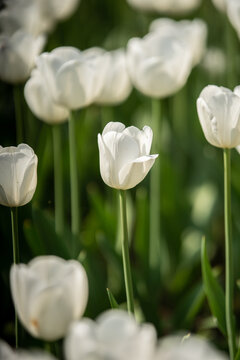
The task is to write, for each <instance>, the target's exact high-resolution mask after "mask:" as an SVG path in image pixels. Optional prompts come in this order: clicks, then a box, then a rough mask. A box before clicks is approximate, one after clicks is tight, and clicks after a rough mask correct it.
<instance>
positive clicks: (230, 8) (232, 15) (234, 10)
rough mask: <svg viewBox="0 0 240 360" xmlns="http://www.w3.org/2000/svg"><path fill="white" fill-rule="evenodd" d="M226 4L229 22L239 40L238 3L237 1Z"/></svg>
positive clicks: (239, 15) (239, 14)
mask: <svg viewBox="0 0 240 360" xmlns="http://www.w3.org/2000/svg"><path fill="white" fill-rule="evenodd" d="M226 4H227V15H228V18H229V21H230V22H231V24H232V26H233V27H234V29H235V30H236V32H237V35H238V38H239V39H240V25H239V21H240V3H239V1H238V0H228V1H227V2H226Z"/></svg>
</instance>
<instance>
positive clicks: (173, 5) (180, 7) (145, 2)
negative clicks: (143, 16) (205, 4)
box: [127, 0, 201, 14]
mask: <svg viewBox="0 0 240 360" xmlns="http://www.w3.org/2000/svg"><path fill="white" fill-rule="evenodd" d="M127 1H128V3H129V4H130V5H132V6H134V7H136V8H138V9H141V10H150V11H156V12H160V13H166V14H187V13H189V12H191V11H193V10H195V9H196V8H197V7H198V6H199V5H200V3H201V0H127Z"/></svg>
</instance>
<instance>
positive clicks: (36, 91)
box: [24, 69, 69, 124]
mask: <svg viewBox="0 0 240 360" xmlns="http://www.w3.org/2000/svg"><path fill="white" fill-rule="evenodd" d="M24 96H25V100H26V102H27V104H28V106H29V108H30V109H31V110H32V112H33V113H34V115H35V116H37V117H38V118H39V119H40V120H43V121H45V122H46V123H49V124H57V123H61V122H64V121H66V120H67V119H68V118H69V111H68V109H66V108H64V107H62V106H60V105H57V104H56V103H54V101H53V99H52V97H51V94H50V92H49V90H48V86H47V84H46V81H45V80H44V78H43V77H42V76H41V73H40V72H39V70H37V69H34V70H33V72H32V74H31V77H30V79H29V80H28V81H27V82H26V85H25V87H24Z"/></svg>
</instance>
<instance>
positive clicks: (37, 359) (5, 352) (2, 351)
mask: <svg viewBox="0 0 240 360" xmlns="http://www.w3.org/2000/svg"><path fill="white" fill-rule="evenodd" d="M0 359H1V360H56V358H55V357H54V356H52V355H50V354H48V353H46V352H43V351H40V350H31V351H26V350H22V349H20V350H17V351H13V350H12V349H11V348H10V346H9V345H8V344H6V343H5V342H4V341H2V340H0Z"/></svg>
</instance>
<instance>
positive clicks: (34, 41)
mask: <svg viewBox="0 0 240 360" xmlns="http://www.w3.org/2000/svg"><path fill="white" fill-rule="evenodd" d="M44 43H45V37H44V36H39V37H37V38H35V37H33V36H32V35H30V34H28V33H26V32H25V31H23V30H18V31H17V32H15V33H14V34H13V35H11V36H8V35H6V34H2V35H0V79H1V80H3V81H6V82H9V83H13V84H15V83H20V82H24V81H25V80H26V79H27V78H28V77H29V75H30V73H31V70H32V68H33V66H34V62H35V59H36V57H37V55H38V54H39V53H40V52H41V51H42V49H43V46H44Z"/></svg>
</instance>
